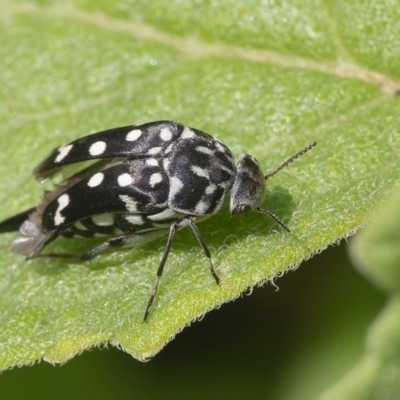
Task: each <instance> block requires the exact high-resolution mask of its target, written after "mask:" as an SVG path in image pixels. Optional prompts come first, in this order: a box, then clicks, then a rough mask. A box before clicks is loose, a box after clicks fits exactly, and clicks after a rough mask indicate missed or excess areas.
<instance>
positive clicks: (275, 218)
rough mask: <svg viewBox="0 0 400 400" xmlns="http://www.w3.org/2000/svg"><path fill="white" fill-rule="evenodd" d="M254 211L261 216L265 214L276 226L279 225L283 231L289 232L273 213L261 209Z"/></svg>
mask: <svg viewBox="0 0 400 400" xmlns="http://www.w3.org/2000/svg"><path fill="white" fill-rule="evenodd" d="M256 210H257V211H258V212H259V213H261V214H265V215H268V217H270V218H271V219H272V220H274V221H275V222H276V223H277V224H278V225H280V226H281V227H282V228H283V229H285V231H288V232H291V230H290V229H289V228H288V227H287V225H286V224H284V223H283V222H282V221H281V220H280V219H279V218H278V217H277V216H276V215H275V214H274V213H272V212H271V211H268V210H266V209H264V208H261V207H257V208H256Z"/></svg>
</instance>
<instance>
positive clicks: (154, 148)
mask: <svg viewBox="0 0 400 400" xmlns="http://www.w3.org/2000/svg"><path fill="white" fill-rule="evenodd" d="M161 150H162V147H153V148H151V149H150V150H149V151H148V152H147V154H149V155H153V154H158V153H159V152H160V151H161Z"/></svg>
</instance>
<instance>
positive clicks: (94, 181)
mask: <svg viewBox="0 0 400 400" xmlns="http://www.w3.org/2000/svg"><path fill="white" fill-rule="evenodd" d="M103 179H104V174H103V173H102V172H98V173H97V174H94V175H93V176H92V177H91V178H90V179H89V182H88V183H87V184H88V186H90V187H95V186H99V185H100V183H101V182H103Z"/></svg>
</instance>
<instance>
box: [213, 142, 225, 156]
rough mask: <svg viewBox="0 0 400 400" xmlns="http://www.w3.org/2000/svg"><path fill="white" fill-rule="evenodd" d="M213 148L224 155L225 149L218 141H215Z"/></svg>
mask: <svg viewBox="0 0 400 400" xmlns="http://www.w3.org/2000/svg"><path fill="white" fill-rule="evenodd" d="M215 147H216V148H217V149H218V150H219V151H220V152H221V153H226V149H225V147H224V146H222V144H221V143H220V142H219V141H218V142H217V141H215Z"/></svg>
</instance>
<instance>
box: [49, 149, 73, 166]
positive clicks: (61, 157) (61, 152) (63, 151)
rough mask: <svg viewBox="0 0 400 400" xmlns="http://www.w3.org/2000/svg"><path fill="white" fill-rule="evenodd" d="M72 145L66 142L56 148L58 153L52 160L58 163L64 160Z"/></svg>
mask: <svg viewBox="0 0 400 400" xmlns="http://www.w3.org/2000/svg"><path fill="white" fill-rule="evenodd" d="M73 147H74V146H73V145H72V144H68V145H67V146H62V147H60V148H59V149H58V151H59V153H58V155H57V157H56V158H55V160H54V162H56V163H59V162H60V161H62V160H64V158H65V157H67V155H68V153H69V152H70V151H71V149H72V148H73Z"/></svg>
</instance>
